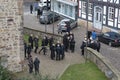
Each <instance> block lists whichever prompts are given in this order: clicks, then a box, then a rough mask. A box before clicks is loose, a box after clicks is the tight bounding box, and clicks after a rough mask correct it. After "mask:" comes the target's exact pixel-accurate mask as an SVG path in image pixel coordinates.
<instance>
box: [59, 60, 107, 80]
mask: <svg viewBox="0 0 120 80" xmlns="http://www.w3.org/2000/svg"><path fill="white" fill-rule="evenodd" d="M59 80H108V79H107V77H106V76H105V75H104V73H103V72H101V71H100V70H99V69H98V68H97V66H96V65H95V64H94V63H92V62H87V63H83V64H75V65H71V66H69V67H68V68H67V70H66V71H65V72H64V73H63V75H62V76H61V77H60V79H59Z"/></svg>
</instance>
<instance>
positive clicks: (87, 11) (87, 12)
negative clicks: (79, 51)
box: [85, 0, 89, 63]
mask: <svg viewBox="0 0 120 80" xmlns="http://www.w3.org/2000/svg"><path fill="white" fill-rule="evenodd" d="M86 7H87V8H86V9H87V10H86V15H87V16H86V19H87V26H86V38H87V40H88V14H89V0H87V6H86ZM87 46H88V42H86V49H87ZM87 54H88V52H87V50H86V55H85V63H86V62H87Z"/></svg>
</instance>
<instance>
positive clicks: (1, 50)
mask: <svg viewBox="0 0 120 80" xmlns="http://www.w3.org/2000/svg"><path fill="white" fill-rule="evenodd" d="M22 3H23V0H0V59H1V64H2V65H3V66H4V67H6V68H8V69H9V70H10V71H13V72H18V71H21V70H22V65H21V64H20V63H21V62H22V60H23V58H24V57H23V51H24V50H23V49H24V47H23V36H22V34H23V16H22V14H23V12H22V11H23V8H22V6H23V5H22Z"/></svg>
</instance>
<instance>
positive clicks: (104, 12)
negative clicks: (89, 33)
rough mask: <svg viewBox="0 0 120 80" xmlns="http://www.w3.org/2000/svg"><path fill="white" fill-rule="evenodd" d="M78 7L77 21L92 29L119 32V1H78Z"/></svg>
mask: <svg viewBox="0 0 120 80" xmlns="http://www.w3.org/2000/svg"><path fill="white" fill-rule="evenodd" d="M87 6H88V7H87ZM78 7H79V8H78V17H79V19H80V20H85V21H86V20H88V21H89V22H91V24H92V25H91V27H92V28H95V29H98V30H104V29H107V30H113V31H117V32H118V31H120V0H79V1H78Z"/></svg>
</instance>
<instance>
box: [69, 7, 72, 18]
mask: <svg viewBox="0 0 120 80" xmlns="http://www.w3.org/2000/svg"><path fill="white" fill-rule="evenodd" d="M69 8H70V13H69V14H70V17H72V11H73V8H72V6H70V7H69Z"/></svg>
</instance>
